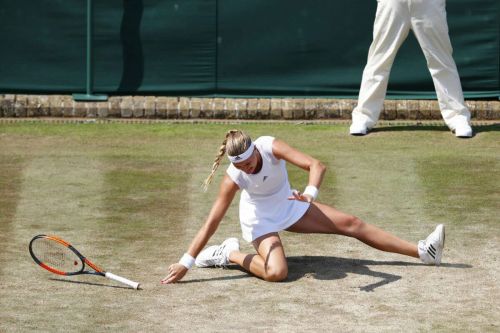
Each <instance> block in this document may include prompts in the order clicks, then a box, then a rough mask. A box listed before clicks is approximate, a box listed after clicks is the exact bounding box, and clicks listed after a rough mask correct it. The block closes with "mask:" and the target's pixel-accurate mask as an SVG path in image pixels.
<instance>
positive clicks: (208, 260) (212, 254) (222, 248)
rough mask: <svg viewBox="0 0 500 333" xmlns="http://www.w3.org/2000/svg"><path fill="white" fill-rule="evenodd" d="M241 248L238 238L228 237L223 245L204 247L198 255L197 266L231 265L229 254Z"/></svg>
mask: <svg viewBox="0 0 500 333" xmlns="http://www.w3.org/2000/svg"><path fill="white" fill-rule="evenodd" d="M239 250H240V242H239V241H238V239H237V238H228V239H226V240H225V241H224V242H222V244H221V245H212V246H209V247H207V248H206V249H204V250H203V251H201V252H200V254H198V256H197V257H196V261H195V265H196V267H214V266H220V267H225V266H227V265H229V254H230V253H231V252H233V251H239Z"/></svg>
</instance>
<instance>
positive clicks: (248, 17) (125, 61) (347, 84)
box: [0, 0, 500, 98]
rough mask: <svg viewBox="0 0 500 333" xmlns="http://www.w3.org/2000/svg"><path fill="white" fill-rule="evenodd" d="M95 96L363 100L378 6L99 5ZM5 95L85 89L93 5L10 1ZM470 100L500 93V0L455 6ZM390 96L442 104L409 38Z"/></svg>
mask: <svg viewBox="0 0 500 333" xmlns="http://www.w3.org/2000/svg"><path fill="white" fill-rule="evenodd" d="M93 3H94V39H93V41H94V42H93V46H94V90H95V92H100V93H108V94H111V95H112V94H157V95H225V96H236V95H245V96H332V97H351V98H354V97H356V96H357V94H358V90H359V84H360V81H361V74H362V71H363V68H364V65H365V63H366V57H367V53H368V48H369V45H370V42H371V36H372V25H373V19H374V16H375V9H376V1H375V0H351V1H332V0H311V1H303V0H279V1H278V0H266V1H264V0H218V1H217V0H182V1H180V0H179V1H171V0H122V1H103V0H93ZM0 4H1V6H0V43H1V44H0V45H1V52H0V93H9V92H11V93H74V92H84V91H85V84H86V81H85V80H86V75H85V74H86V65H85V64H86V63H85V60H86V59H85V45H86V44H85V32H86V1H85V0H79V1H76V0H64V1H63V0H37V1H28V0H18V1H8V0H0ZM447 12H448V24H449V29H450V36H451V40H452V44H453V47H454V58H455V60H456V63H457V66H458V69H459V73H460V77H461V80H462V85H463V88H464V92H465V95H466V97H468V98H481V97H498V96H500V65H499V63H500V50H499V49H500V44H499V41H500V24H499V22H500V2H499V1H498V0H476V1H472V0H469V1H465V0H449V1H448V2H447ZM389 97H394V98H433V97H434V87H433V83H432V80H431V77H430V74H429V72H428V70H427V67H426V64H425V59H424V56H423V54H422V51H421V50H420V48H419V46H418V44H417V42H416V40H415V38H414V37H413V35H412V34H410V36H409V38H408V40H407V41H406V42H405V44H404V45H403V47H402V48H401V50H400V52H399V54H398V56H397V58H396V62H395V64H394V67H393V70H392V73H391V78H390V83H389Z"/></svg>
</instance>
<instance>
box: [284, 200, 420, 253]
mask: <svg viewBox="0 0 500 333" xmlns="http://www.w3.org/2000/svg"><path fill="white" fill-rule="evenodd" d="M287 231H291V232H299V233H322V234H339V235H344V236H349V237H354V238H356V239H358V240H360V241H362V242H363V243H365V244H367V245H369V246H371V247H373V248H376V249H378V250H381V251H387V252H394V253H400V254H404V255H407V256H411V257H415V258H419V257H420V256H419V253H418V249H417V245H416V244H412V243H409V242H407V241H405V240H403V239H401V238H398V237H396V236H394V235H392V234H390V233H388V232H386V231H384V230H382V229H380V228H378V227H376V226H373V225H371V224H368V223H365V222H363V221H361V220H360V219H359V218H357V217H355V216H352V215H349V214H345V213H343V212H341V211H339V210H337V209H335V208H333V207H330V206H327V205H324V204H321V203H318V202H315V203H313V204H311V207H310V208H309V210H308V211H307V213H306V214H305V215H304V216H303V217H302V218H301V219H300V220H299V221H297V223H295V224H294V225H292V226H291V227H290V228H288V229H287Z"/></svg>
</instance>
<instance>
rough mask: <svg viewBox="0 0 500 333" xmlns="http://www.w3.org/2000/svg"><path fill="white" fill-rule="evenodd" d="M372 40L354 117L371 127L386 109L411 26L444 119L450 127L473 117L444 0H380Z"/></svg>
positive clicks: (354, 120) (453, 127) (355, 119)
mask: <svg viewBox="0 0 500 333" xmlns="http://www.w3.org/2000/svg"><path fill="white" fill-rule="evenodd" d="M377 1H378V5H377V14H376V16H375V23H374V27H373V42H372V44H371V46H370V50H369V52H368V62H367V64H366V67H365V69H364V71H363V79H362V81H361V88H360V91H359V98H358V105H357V106H356V108H355V109H354V110H353V113H352V120H353V122H362V123H365V124H366V126H367V127H368V128H372V127H373V126H374V125H375V124H376V122H377V120H378V118H379V116H380V112H381V111H382V107H383V104H384V98H385V95H386V91H387V84H388V81H389V74H390V71H391V67H392V64H393V62H394V58H395V57H396V54H397V52H398V50H399V48H400V46H401V45H402V44H403V42H404V41H405V39H406V37H408V33H409V31H410V29H411V30H413V33H414V34H415V37H416V38H417V40H418V43H419V44H420V47H421V48H422V51H423V52H424V55H425V58H426V60H427V67H428V68H429V71H430V73H431V76H432V80H433V82H434V87H435V89H436V94H437V98H438V101H439V108H440V110H441V114H442V116H443V119H444V121H445V123H446V125H448V127H449V128H450V129H452V130H454V129H455V127H456V125H455V124H457V123H458V122H463V121H467V123H468V122H469V121H470V112H469V110H468V108H467V106H466V105H465V102H464V97H463V93H462V86H461V84H460V78H459V76H458V72H457V66H456V65H455V61H454V60H453V57H452V52H453V49H452V46H451V42H450V37H449V35H448V24H447V22H446V0H377Z"/></svg>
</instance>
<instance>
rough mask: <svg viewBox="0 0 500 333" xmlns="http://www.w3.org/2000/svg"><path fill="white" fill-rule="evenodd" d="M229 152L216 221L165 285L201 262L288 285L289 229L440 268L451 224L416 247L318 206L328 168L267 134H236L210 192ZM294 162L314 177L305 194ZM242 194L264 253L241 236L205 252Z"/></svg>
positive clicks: (242, 211)
mask: <svg viewBox="0 0 500 333" xmlns="http://www.w3.org/2000/svg"><path fill="white" fill-rule="evenodd" d="M225 153H227V155H228V157H229V160H230V161H231V164H230V165H229V167H228V169H227V170H226V174H225V175H224V178H223V180H222V183H221V185H220V189H219V194H218V196H217V199H216V200H215V202H214V204H213V206H212V209H211V211H210V213H209V215H208V218H207V219H206V222H205V224H204V225H203V226H202V227H201V229H200V230H199V232H198V233H197V235H196V236H195V238H194V239H193V241H192V242H191V245H190V247H189V249H188V251H187V252H186V253H185V254H184V255H183V256H182V257H181V259H180V261H179V262H178V263H175V264H172V265H170V267H169V273H168V275H167V276H166V277H165V278H164V279H163V280H161V282H162V283H173V282H176V281H179V280H180V279H182V277H183V276H184V275H185V274H186V273H187V271H188V270H189V269H190V268H191V267H192V266H193V265H194V264H196V266H197V267H209V266H226V265H229V264H230V263H235V264H238V265H240V266H241V267H243V268H244V269H245V270H247V271H248V272H250V273H252V274H254V275H255V276H257V277H260V278H262V279H264V280H266V281H282V280H284V279H286V277H287V275H288V265H287V261H286V257H285V252H284V249H283V245H282V243H281V239H280V236H279V234H278V233H279V232H280V231H283V230H286V231H291V232H298V233H323V234H339V235H344V236H350V237H354V238H357V239H358V240H360V241H362V242H363V243H365V244H368V245H369V246H372V247H374V248H376V249H379V250H382V251H387V252H394V253H400V254H403V255H407V256H411V257H415V258H420V260H421V261H422V262H423V263H425V264H435V265H439V264H440V262H441V255H442V252H443V247H444V240H445V230H444V226H443V225H438V226H437V227H436V229H435V230H434V231H433V232H432V233H431V234H430V235H429V236H428V237H427V239H425V240H422V241H420V242H419V243H418V244H412V243H409V242H407V241H405V240H402V239H400V238H398V237H396V236H394V235H392V234H390V233H388V232H385V231H383V230H382V229H380V228H378V227H376V226H373V225H370V224H368V223H365V222H363V221H361V220H360V219H359V218H357V217H355V216H353V215H349V214H346V213H343V212H341V211H339V210H337V209H335V208H333V207H330V206H328V205H325V204H322V203H319V202H316V201H315V199H316V197H317V195H318V189H319V187H320V185H321V182H322V179H323V175H324V173H325V171H326V167H325V166H324V165H323V164H322V163H321V162H320V161H318V160H317V159H315V158H313V157H311V156H309V155H307V154H305V153H303V152H300V151H298V150H296V149H294V148H292V147H290V146H289V145H288V144H286V143H285V142H283V141H281V140H279V139H275V138H273V137H271V136H262V137H259V138H258V139H257V140H255V141H254V142H252V140H251V139H250V137H249V136H248V135H246V134H245V133H243V132H242V131H240V130H231V131H228V132H227V134H226V138H225V139H224V141H223V143H222V146H221V147H220V149H219V153H218V155H217V157H216V159H215V161H214V164H213V166H212V172H211V173H210V175H209V176H208V178H207V179H206V180H205V186H208V185H209V184H210V183H211V181H212V178H213V176H214V173H215V171H216V170H217V168H218V166H219V164H220V161H221V159H222V157H223V156H224V154H225ZM286 162H288V163H291V164H294V165H296V166H298V167H300V168H302V169H304V170H306V171H308V172H309V182H308V185H307V186H306V188H305V190H304V191H303V192H299V191H296V190H292V189H291V187H290V183H289V181H288V173H287V170H286ZM238 190H241V191H242V193H241V197H240V206H239V215H240V216H239V217H240V225H241V230H242V234H243V239H244V240H246V241H248V242H251V243H252V244H253V246H254V248H255V250H256V252H257V253H256V254H246V253H242V252H240V249H239V242H238V239H237V238H228V239H226V240H225V241H224V242H223V243H222V244H221V245H213V246H210V247H207V248H206V249H204V250H203V251H202V249H203V248H204V247H205V245H206V244H207V242H208V240H209V239H210V237H211V236H212V235H213V234H214V233H215V231H216V230H217V228H218V226H219V224H220V222H221V220H222V218H223V217H224V215H225V213H226V211H227V209H228V207H229V205H230V204H231V202H232V200H233V198H234V196H235V194H236V193H237V192H238ZM195 258H196V259H195Z"/></svg>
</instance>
